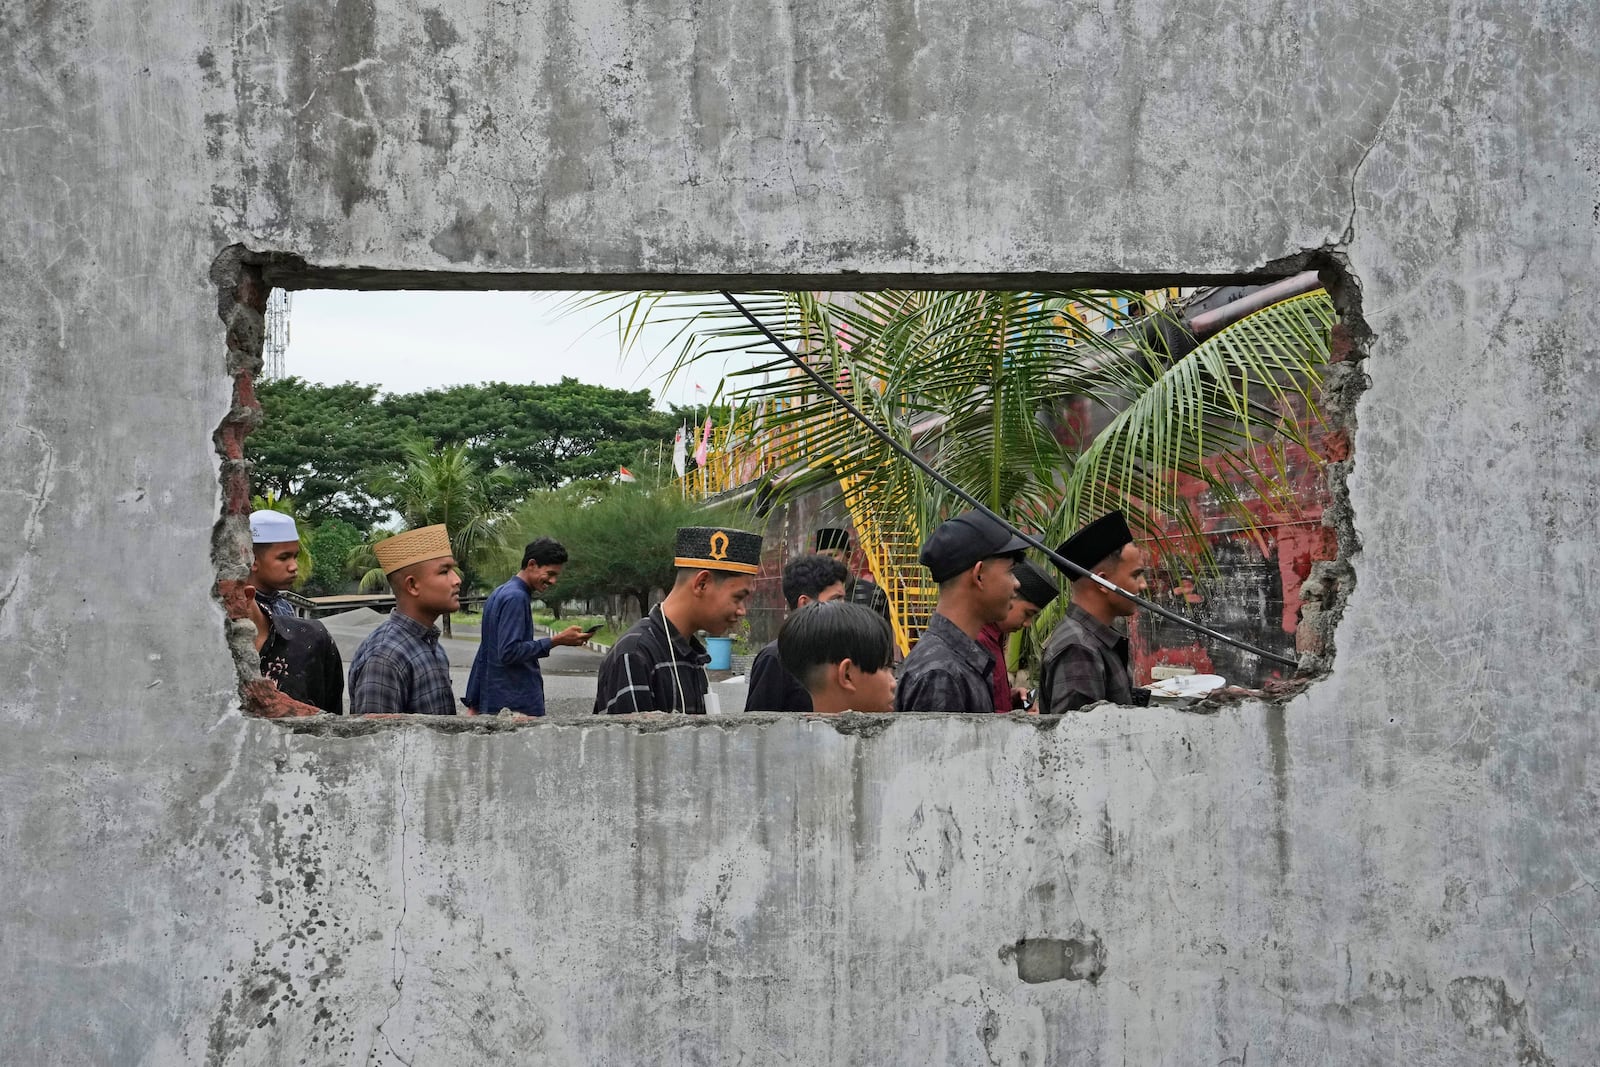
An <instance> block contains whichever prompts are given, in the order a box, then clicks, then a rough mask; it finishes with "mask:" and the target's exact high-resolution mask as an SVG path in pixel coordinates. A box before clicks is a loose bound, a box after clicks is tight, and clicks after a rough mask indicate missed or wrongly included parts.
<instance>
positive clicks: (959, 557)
mask: <svg viewBox="0 0 1600 1067" xmlns="http://www.w3.org/2000/svg"><path fill="white" fill-rule="evenodd" d="M1027 547H1028V542H1026V541H1024V540H1023V539H1022V538H1020V537H1018V536H1017V535H1016V534H1014V533H1012V532H1011V527H1009V526H1007V525H1006V524H1005V523H1003V522H999V521H997V520H995V519H991V518H990V517H989V516H987V515H985V514H984V513H983V512H981V511H963V512H962V513H961V514H960V515H957V516H956V517H955V518H953V519H950V520H948V521H946V522H942V523H940V524H939V525H938V527H936V528H935V529H934V531H933V533H931V534H929V535H928V539H927V540H926V541H924V542H923V543H922V551H921V553H919V554H918V556H917V559H918V560H919V561H921V563H922V565H923V566H924V567H926V568H928V570H930V571H932V572H933V580H934V581H936V582H943V581H945V580H947V579H950V578H954V577H955V576H956V575H958V574H960V573H961V572H962V571H964V570H966V569H967V568H968V567H970V566H972V565H973V564H974V563H978V562H980V561H982V560H986V559H988V558H990V557H991V556H1013V555H1014V556H1017V557H1018V558H1021V555H1022V552H1023V551H1024V550H1026V549H1027Z"/></svg>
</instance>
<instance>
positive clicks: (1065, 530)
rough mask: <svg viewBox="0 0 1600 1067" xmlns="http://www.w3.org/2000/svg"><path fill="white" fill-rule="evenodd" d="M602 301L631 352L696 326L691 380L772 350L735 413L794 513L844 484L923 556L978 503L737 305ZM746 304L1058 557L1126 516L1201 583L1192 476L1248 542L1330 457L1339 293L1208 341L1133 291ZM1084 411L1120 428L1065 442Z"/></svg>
mask: <svg viewBox="0 0 1600 1067" xmlns="http://www.w3.org/2000/svg"><path fill="white" fill-rule="evenodd" d="M591 299H595V298H591ZM598 299H599V300H601V301H607V300H609V301H610V302H613V303H615V302H617V301H619V300H621V301H624V303H623V304H622V307H621V309H620V310H619V311H618V312H617V318H618V322H619V328H620V329H619V332H620V334H621V337H622V341H623V344H624V347H625V348H626V347H628V346H629V345H631V343H632V342H634V341H635V340H636V339H637V338H638V336H639V333H640V331H641V330H642V328H643V326H644V324H645V323H646V322H647V321H650V320H655V321H662V320H666V321H675V322H677V323H679V324H680V329H679V334H678V340H679V341H681V347H680V349H679V351H678V353H677V355H676V358H675V363H674V366H673V368H672V369H673V373H677V372H680V371H682V370H683V369H685V368H686V367H687V366H688V365H690V364H692V363H694V362H695V361H697V360H700V359H704V358H707V357H709V356H718V357H723V356H726V355H727V354H728V353H731V352H751V353H758V354H759V357H758V358H759V359H760V362H759V363H758V365H756V366H754V367H752V368H750V369H748V370H745V371H741V372H737V373H735V374H733V375H731V376H730V385H731V386H732V389H731V392H732V399H733V400H734V401H735V402H736V403H740V404H744V405H746V406H753V407H755V408H756V409H757V410H758V411H759V412H760V416H759V418H760V419H761V420H762V426H761V429H762V432H763V433H764V434H766V435H770V437H769V439H772V440H777V441H783V442H787V444H788V446H789V447H787V448H786V449H785V455H786V456H789V457H791V458H792V460H793V462H792V463H791V464H790V465H789V467H788V468H786V469H785V471H784V472H783V474H782V476H781V478H780V479H779V482H778V484H776V485H775V486H774V487H773V488H774V489H775V491H776V495H777V496H778V497H779V498H782V497H785V496H793V495H796V494H798V493H802V492H805V491H808V490H810V489H813V488H815V487H817V486H819V485H828V484H834V485H838V486H839V487H840V491H841V492H843V493H844V494H845V495H846V497H847V499H849V498H850V494H851V493H854V494H856V499H872V500H875V501H878V502H881V503H886V505H887V507H888V508H889V509H891V510H893V511H896V512H898V513H900V514H903V515H905V516H906V525H907V526H909V527H910V529H909V530H907V531H906V532H907V534H908V537H909V540H910V543H912V544H915V543H917V542H920V540H922V539H923V538H924V537H926V535H927V533H928V532H929V531H930V530H931V529H932V528H933V526H934V525H936V524H937V523H938V522H939V521H941V520H942V519H943V518H945V517H948V515H949V514H951V513H952V512H954V511H957V510H961V509H963V508H964V507H965V506H966V505H965V504H962V503H960V502H959V501H958V500H956V499H954V498H953V496H954V495H953V494H951V493H949V492H948V491H947V490H945V489H944V488H942V487H941V486H939V485H938V484H937V483H936V482H934V481H933V480H932V479H929V478H927V477H926V476H925V475H923V474H922V473H921V472H920V471H918V470H917V469H916V468H915V467H913V466H912V465H911V464H908V463H905V462H904V461H902V460H901V459H900V458H899V457H898V456H896V455H895V454H894V452H893V450H892V449H891V448H890V447H889V446H888V445H886V444H884V443H883V442H882V441H881V440H879V439H878V438H877V437H876V436H874V435H873V434H872V433H870V432H869V431H868V430H867V429H866V428H865V427H863V426H862V425H861V424H860V423H859V422H858V421H856V420H855V419H853V418H850V417H848V415H847V414H846V413H845V412H844V410H843V408H842V406H841V405H839V404H838V403H837V402H836V401H835V400H833V399H832V398H831V397H829V396H828V395H826V394H825V393H823V392H822V391H821V390H820V389H818V388H817V386H816V385H815V383H814V382H813V381H812V380H811V379H809V378H808V377H806V376H803V375H800V374H798V373H795V372H794V370H793V367H792V364H790V363H789V361H788V360H787V359H785V358H783V357H782V356H781V355H778V354H776V353H775V351H774V349H773V348H772V347H771V345H770V344H769V343H767V342H766V341H765V339H764V337H763V336H762V335H761V334H760V333H759V332H758V331H757V330H756V329H755V327H753V326H752V325H751V324H750V323H749V322H748V321H747V320H746V319H745V318H744V316H743V315H742V314H741V313H739V312H738V311H737V310H736V309H734V308H732V307H731V306H730V305H729V304H728V303H727V302H726V301H725V300H724V299H722V298H720V297H718V296H715V295H713V294H681V293H680V294H668V293H648V294H643V295H638V296H631V297H630V296H617V295H610V294H607V295H605V296H602V297H599V298H598ZM742 300H743V302H744V303H745V305H746V307H748V308H749V309H750V311H751V312H752V313H753V314H754V315H755V316H756V317H757V318H758V319H759V320H760V321H761V322H762V323H763V324H764V325H765V326H766V327H767V328H768V329H770V330H771V331H772V332H773V333H774V334H775V335H777V336H778V337H779V338H781V339H782V340H783V341H784V342H785V343H786V344H788V345H789V347H791V348H792V349H794V350H795V351H797V352H799V353H801V354H803V356H804V357H805V358H806V359H807V361H808V362H809V364H810V365H811V366H812V367H813V368H814V369H815V370H816V371H817V372H818V373H819V374H820V375H821V376H822V377H823V378H824V379H825V380H827V381H829V382H832V383H836V386H837V387H838V388H839V390H840V391H841V392H842V393H844V394H845V395H846V396H847V397H848V398H849V399H850V400H851V402H852V403H853V404H854V405H855V406H856V407H857V408H859V409H860V410H862V411H863V412H865V413H866V414H867V415H868V417H870V418H871V419H872V421H873V422H874V423H876V424H877V425H878V426H879V427H880V428H882V429H883V430H885V431H886V432H887V433H888V434H889V435H890V436H892V437H893V438H895V439H896V440H897V441H899V443H900V444H901V445H903V446H904V447H906V448H910V449H913V450H915V451H917V452H918V453H919V454H921V455H922V456H923V457H924V458H927V459H928V460H930V462H931V464H932V466H933V467H934V468H935V469H936V470H938V471H939V472H940V473H941V474H943V475H945V476H946V477H948V478H949V479H951V480H952V481H953V482H954V483H955V484H957V485H959V486H960V487H961V488H962V489H964V490H966V491H967V492H969V493H971V494H973V495H974V496H976V497H977V498H978V499H980V500H982V501H983V502H984V503H985V504H987V505H988V506H989V507H991V508H992V509H993V510H995V511H996V512H998V513H1000V514H1002V515H1004V516H1005V517H1006V518H1008V519H1010V520H1011V521H1012V522H1014V523H1016V524H1017V525H1019V526H1021V527H1024V528H1027V529H1031V530H1032V531H1034V532H1035V533H1037V534H1038V535H1039V536H1040V537H1041V538H1042V539H1044V540H1046V541H1047V542H1048V543H1054V542H1055V541H1058V540H1060V539H1062V538H1064V537H1065V536H1067V534H1069V533H1070V532H1071V531H1073V530H1075V529H1077V528H1078V527H1079V526H1080V525H1081V524H1082V522H1083V521H1084V520H1085V519H1087V518H1089V517H1091V516H1093V515H1095V514H1098V513H1100V512H1103V511H1105V510H1108V509H1110V508H1112V507H1120V508H1122V509H1123V510H1125V511H1126V512H1127V513H1128V515H1129V519H1130V523H1131V524H1132V525H1133V526H1134V528H1135V529H1136V530H1138V531H1140V532H1141V533H1143V534H1144V535H1146V536H1149V537H1152V538H1155V539H1157V540H1158V541H1159V542H1161V547H1162V549H1163V552H1164V554H1165V555H1166V556H1167V558H1168V560H1169V561H1172V562H1176V563H1181V564H1183V565H1185V566H1187V568H1188V569H1190V570H1192V571H1194V572H1195V573H1196V574H1197V575H1203V574H1204V573H1206V572H1208V571H1209V570H1210V564H1211V558H1210V553H1209V548H1208V545H1207V542H1206V540H1205V539H1204V538H1203V537H1202V536H1200V534H1201V530H1202V525H1201V519H1200V517H1199V516H1197V515H1195V514H1194V513H1193V512H1192V511H1191V509H1190V505H1189V497H1186V496H1185V495H1184V494H1183V493H1181V492H1180V483H1181V479H1182V478H1183V477H1188V478H1193V479H1197V480H1198V481H1199V482H1201V483H1202V484H1203V485H1204V486H1205V488H1206V489H1207V490H1208V495H1209V496H1210V497H1211V498H1212V499H1214V500H1216V501H1217V502H1219V503H1220V504H1221V505H1222V506H1223V507H1225V508H1226V509H1227V510H1228V511H1230V512H1231V514H1232V517H1233V518H1234V519H1235V520H1236V521H1237V522H1238V524H1239V525H1240V527H1241V528H1242V529H1245V530H1255V529H1257V528H1258V527H1259V526H1260V525H1261V523H1262V521H1263V520H1262V519H1261V518H1259V517H1258V516H1257V515H1256V514H1255V513H1252V511H1251V510H1250V509H1249V507H1248V506H1247V502H1248V500H1249V499H1250V498H1252V497H1259V498H1261V499H1264V500H1267V501H1276V502H1283V501H1286V500H1288V499H1289V498H1290V497H1291V496H1292V489H1291V487H1290V485H1289V484H1288V476H1287V472H1286V469H1285V463H1284V453H1285V450H1286V449H1288V448H1289V447H1290V446H1298V447H1300V448H1303V449H1305V451H1306V452H1307V453H1309V454H1312V455H1314V450H1313V448H1312V442H1311V440H1310V435H1309V434H1308V427H1310V426H1314V425H1316V424H1317V423H1318V422H1320V419H1321V416H1320V414H1319V411H1318V407H1317V398H1318V394H1319V391H1320V385H1321V377H1322V371H1323V368H1324V367H1325V366H1326V364H1327V360H1328V351H1329V340H1330V331H1331V327H1332V325H1333V323H1334V319H1335V313H1334V309H1333V304H1332V301H1331V299H1330V298H1329V296H1328V294H1327V293H1326V292H1325V291H1323V290H1321V289H1320V288H1319V289H1314V290H1313V291H1311V292H1309V293H1303V294H1301V295H1298V296H1295V297H1293V298H1291V299H1286V300H1283V301H1281V302H1279V303H1275V304H1272V305H1270V306H1268V307H1266V308H1264V309H1262V310H1260V311H1257V312H1255V313H1254V314H1252V315H1250V316H1248V317H1246V318H1244V319H1242V320H1240V321H1239V322H1236V323H1234V324H1233V325H1231V326H1228V327H1226V328H1224V329H1222V330H1220V331H1219V332H1217V333H1215V334H1214V335H1212V336H1211V337H1209V338H1206V339H1205V340H1204V341H1203V342H1201V343H1199V344H1198V345H1194V344H1193V338H1192V337H1189V336H1188V335H1187V333H1186V331H1185V329H1184V328H1183V326H1182V322H1181V320H1180V318H1179V313H1178V309H1177V308H1175V307H1172V306H1170V305H1168V304H1166V303H1162V302H1160V301H1159V298H1153V297H1152V296H1151V295H1149V294H1145V293H1141V292H1131V291H1115V290H1092V291H1066V292H982V291H968V292H926V291H887V292H877V293H860V294H852V295H849V296H847V297H845V298H842V299H829V298H826V297H824V296H822V295H819V294H815V293H759V294H752V295H750V296H748V297H745V298H742ZM1108 328H1109V329H1108ZM1172 339H1183V340H1184V341H1185V343H1183V344H1177V343H1174V342H1173V340H1172ZM1175 353H1176V354H1175ZM1069 406H1072V407H1076V408H1079V409H1082V408H1084V407H1087V408H1088V409H1089V412H1090V413H1091V414H1092V415H1095V416H1098V420H1099V421H1102V422H1104V425H1103V427H1102V428H1101V429H1100V430H1099V431H1098V432H1097V433H1095V434H1093V435H1092V437H1089V439H1087V440H1076V439H1073V437H1074V435H1072V434H1066V433H1062V432H1060V430H1061V427H1060V422H1059V419H1058V418H1057V417H1058V416H1059V415H1060V414H1061V412H1062V411H1063V410H1064V409H1066V408H1068V407H1069ZM1080 413H1081V412H1080ZM1174 527H1176V529H1177V531H1178V534H1177V535H1176V536H1174V535H1172V534H1171V533H1170V531H1171V530H1173V529H1174ZM913 551H914V550H913Z"/></svg>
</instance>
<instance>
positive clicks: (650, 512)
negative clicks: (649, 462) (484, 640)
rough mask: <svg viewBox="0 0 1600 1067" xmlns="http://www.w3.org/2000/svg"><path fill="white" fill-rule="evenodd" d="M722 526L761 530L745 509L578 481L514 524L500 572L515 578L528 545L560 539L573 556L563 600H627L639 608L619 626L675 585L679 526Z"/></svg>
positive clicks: (542, 496)
mask: <svg viewBox="0 0 1600 1067" xmlns="http://www.w3.org/2000/svg"><path fill="white" fill-rule="evenodd" d="M719 524H720V525H726V526H737V527H739V528H741V529H759V528H760V526H759V524H758V522H757V520H756V519H755V518H754V517H753V516H751V515H750V514H749V513H747V512H745V511H742V510H740V509H738V508H733V507H726V506H725V507H712V508H708V507H706V506H705V505H703V504H701V503H700V502H699V501H695V500H687V499H685V498H684V497H683V495H682V493H681V492H679V490H678V489H677V488H676V487H675V486H663V487H659V488H654V489H652V488H648V487H644V486H640V485H626V484H624V485H618V484H615V483H607V482H585V483H575V484H574V485H570V486H567V487H564V488H563V489H560V490H556V491H553V492H545V493H538V494H535V495H534V496H532V497H530V498H529V499H528V500H527V501H525V502H524V503H523V505H522V506H521V507H519V508H518V509H517V511H516V512H515V513H514V514H513V515H512V516H511V517H510V519H509V520H507V522H506V524H505V526H506V528H507V530H508V531H510V536H508V538H507V542H506V548H505V549H504V550H503V551H502V553H501V555H500V557H499V562H500V569H501V570H502V571H504V572H505V573H507V574H510V573H512V572H513V571H515V570H516V567H517V563H518V562H519V561H520V557H519V558H518V559H513V558H512V556H513V555H516V554H518V553H520V550H521V548H522V546H523V545H524V544H526V543H527V542H528V541H531V540H533V539H534V538H535V537H540V536H545V537H553V538H555V539H556V540H558V541H560V542H561V543H562V544H563V545H565V546H566V549H567V553H568V555H569V557H570V558H569V560H568V562H567V565H566V567H565V568H564V569H563V570H562V573H561V583H560V584H559V585H558V586H556V592H557V593H558V594H559V595H560V596H561V598H562V599H566V600H583V599H593V598H597V597H601V596H612V595H616V596H621V597H623V598H624V599H625V601H626V600H631V601H633V604H632V606H631V608H630V607H628V606H626V605H625V607H624V611H623V612H622V613H621V615H620V616H619V618H618V619H617V620H615V621H619V622H620V621H629V620H631V619H633V618H637V617H638V614H639V613H642V612H643V611H644V610H645V608H646V607H647V606H648V605H649V603H650V595H651V592H652V591H653V590H656V589H665V588H667V587H668V586H670V585H671V584H672V580H673V573H674V568H673V565H672V560H673V547H674V543H675V540H676V537H677V531H678V527H680V526H705V525H719Z"/></svg>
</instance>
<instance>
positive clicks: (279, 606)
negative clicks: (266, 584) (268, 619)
mask: <svg viewBox="0 0 1600 1067" xmlns="http://www.w3.org/2000/svg"><path fill="white" fill-rule="evenodd" d="M256 603H257V604H259V605H261V610H262V612H264V613H265V614H267V615H275V616H277V617H278V618H280V619H292V618H294V617H295V611H294V605H293V604H291V603H289V601H288V600H286V599H285V598H284V597H283V595H282V594H281V593H276V592H273V591H272V590H270V589H257V590H256Z"/></svg>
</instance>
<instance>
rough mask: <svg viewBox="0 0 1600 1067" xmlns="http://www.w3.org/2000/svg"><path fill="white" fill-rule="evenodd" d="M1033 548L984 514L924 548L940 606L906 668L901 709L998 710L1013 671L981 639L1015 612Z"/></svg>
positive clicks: (965, 518) (953, 523) (953, 525)
mask: <svg viewBox="0 0 1600 1067" xmlns="http://www.w3.org/2000/svg"><path fill="white" fill-rule="evenodd" d="M1027 547H1028V543H1027V542H1026V541H1024V540H1022V538H1020V537H1018V536H1016V535H1015V534H1013V533H1012V532H1011V530H1010V529H1009V528H1008V527H1007V526H1006V525H1005V524H1004V523H1001V522H997V521H995V520H994V519H991V518H989V517H988V516H987V515H985V514H983V513H982V512H981V511H967V512H963V513H962V514H960V515H957V516H956V517H955V518H953V519H951V520H949V521H948V522H945V523H942V524H940V526H939V527H938V528H937V529H935V530H934V531H933V533H932V534H930V535H929V536H928V539H927V541H925V542H923V545H922V552H921V553H920V554H919V555H918V557H917V558H918V559H919V560H920V561H921V562H922V565H923V566H924V567H927V568H928V570H929V571H930V572H931V573H932V575H933V580H934V581H936V582H938V583H939V603H938V606H937V607H935V608H934V612H933V618H932V619H930V620H929V622H928V628H927V629H926V630H924V631H923V632H922V637H921V639H920V640H918V641H917V647H915V648H913V649H912V650H911V655H909V656H907V657H906V662H905V665H904V666H903V667H902V668H901V670H900V684H899V687H898V689H897V690H896V692H895V701H894V710H896V711H971V712H984V713H988V712H992V711H993V710H994V690H993V688H992V686H991V679H992V678H993V677H994V672H995V671H996V670H1002V671H1003V670H1005V667H1004V665H1003V664H1001V665H997V664H996V663H995V661H994V657H993V656H991V655H990V654H989V653H988V652H986V651H984V649H983V647H982V646H981V645H979V644H978V634H979V632H980V631H982V629H983V627H984V625H985V624H986V623H997V622H999V621H1001V620H1002V619H1004V618H1005V617H1006V614H1007V612H1009V611H1010V610H1011V597H1012V594H1014V593H1015V592H1016V591H1017V579H1016V576H1015V575H1014V574H1012V573H1011V569H1012V567H1013V566H1015V565H1016V563H1017V562H1018V561H1019V560H1020V559H1022V552H1023V550H1024V549H1026V548H1027Z"/></svg>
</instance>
